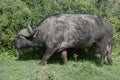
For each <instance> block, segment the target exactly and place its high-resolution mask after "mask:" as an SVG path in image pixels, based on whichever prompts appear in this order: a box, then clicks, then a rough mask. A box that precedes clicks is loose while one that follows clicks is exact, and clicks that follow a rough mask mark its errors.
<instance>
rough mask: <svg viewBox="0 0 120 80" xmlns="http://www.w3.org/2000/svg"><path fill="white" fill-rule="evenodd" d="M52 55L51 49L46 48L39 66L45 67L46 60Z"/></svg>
mask: <svg viewBox="0 0 120 80" xmlns="http://www.w3.org/2000/svg"><path fill="white" fill-rule="evenodd" d="M53 53H54V51H53V49H50V48H48V49H47V50H46V52H45V54H44V55H43V58H42V60H41V62H40V65H41V66H43V65H46V64H47V60H48V59H49V58H50V57H51V55H52V54H53Z"/></svg>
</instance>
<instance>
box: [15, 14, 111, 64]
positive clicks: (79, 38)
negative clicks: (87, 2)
mask: <svg viewBox="0 0 120 80" xmlns="http://www.w3.org/2000/svg"><path fill="white" fill-rule="evenodd" d="M112 36H113V28H112V25H111V24H110V23H109V22H107V21H106V20H104V19H103V18H102V17H100V16H96V15H89V14H56V15H51V16H49V17H47V18H45V19H44V20H42V21H41V22H40V23H39V24H38V26H36V27H34V28H31V27H30V26H28V28H26V29H22V30H21V31H20V32H19V37H18V39H17V40H16V42H15V43H14V47H15V48H16V49H22V48H28V47H34V46H38V47H42V46H45V47H46V52H45V54H44V56H43V58H42V60H41V63H40V64H41V65H45V64H46V63H47V60H48V59H49V58H50V56H51V55H52V54H53V53H55V52H56V53H57V52H61V56H62V58H63V62H64V64H66V63H67V51H66V49H68V48H82V49H84V50H85V51H87V49H88V48H90V47H91V46H92V45H93V44H96V45H97V46H98V47H99V49H100V55H101V57H100V63H99V65H98V66H103V64H104V60H105V57H107V61H108V63H109V64H112V58H111V53H112V48H111V40H112Z"/></svg>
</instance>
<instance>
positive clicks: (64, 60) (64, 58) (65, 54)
mask: <svg viewBox="0 0 120 80" xmlns="http://www.w3.org/2000/svg"><path fill="white" fill-rule="evenodd" d="M61 57H62V59H63V64H67V51H66V50H64V51H62V53H61Z"/></svg>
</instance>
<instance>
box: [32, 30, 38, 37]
mask: <svg viewBox="0 0 120 80" xmlns="http://www.w3.org/2000/svg"><path fill="white" fill-rule="evenodd" d="M38 33H39V31H38V30H35V31H34V33H33V38H36V37H37V35H38Z"/></svg>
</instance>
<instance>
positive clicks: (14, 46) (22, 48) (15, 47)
mask: <svg viewBox="0 0 120 80" xmlns="http://www.w3.org/2000/svg"><path fill="white" fill-rule="evenodd" d="M13 48H14V49H17V50H25V49H28V48H29V46H28V47H25V46H23V47H17V46H16V45H13Z"/></svg>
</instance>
